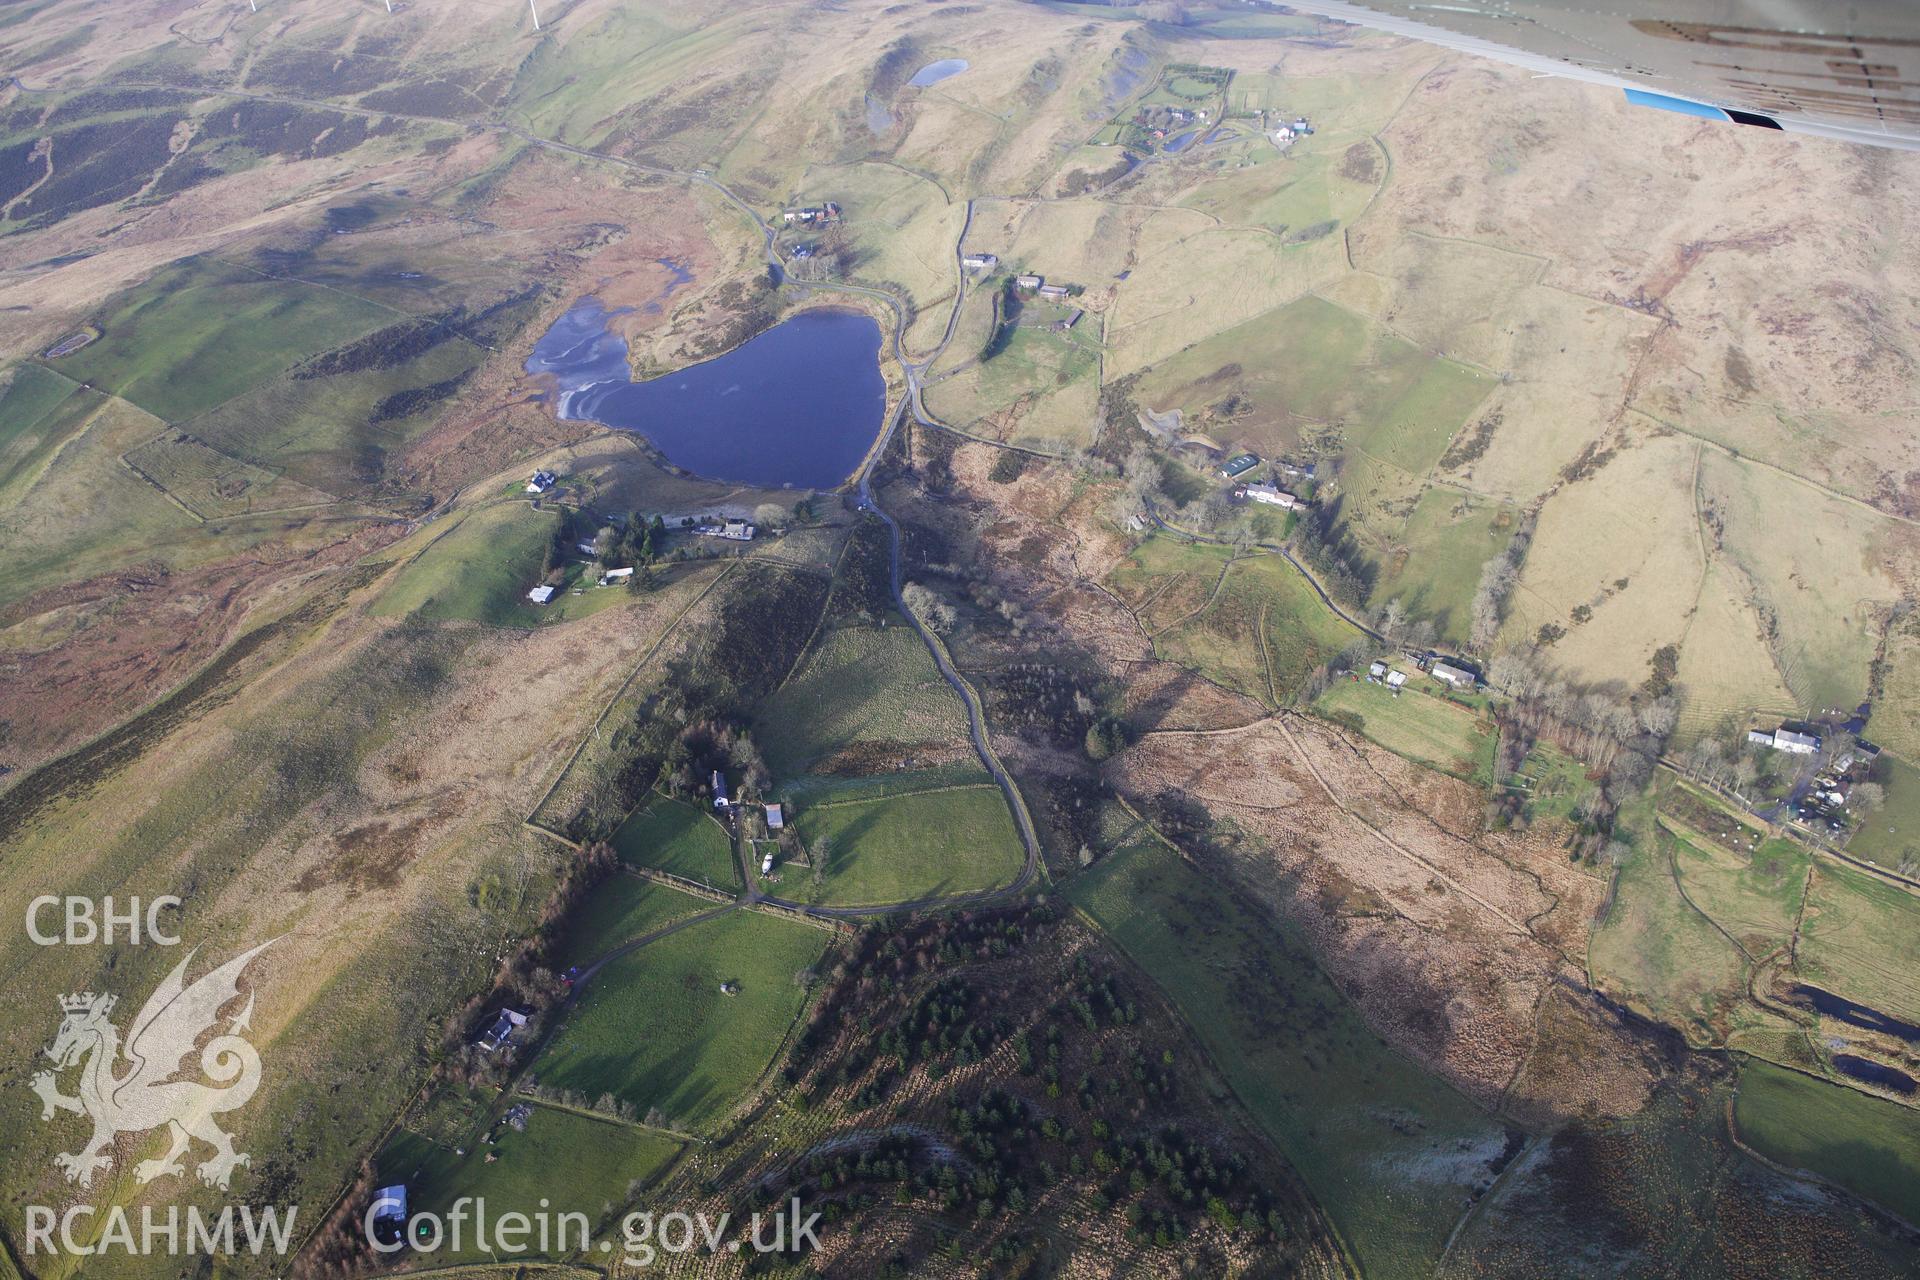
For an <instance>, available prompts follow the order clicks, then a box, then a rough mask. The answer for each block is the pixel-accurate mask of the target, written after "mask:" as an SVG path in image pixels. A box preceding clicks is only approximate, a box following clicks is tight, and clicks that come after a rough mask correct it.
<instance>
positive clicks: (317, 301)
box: [59, 258, 393, 422]
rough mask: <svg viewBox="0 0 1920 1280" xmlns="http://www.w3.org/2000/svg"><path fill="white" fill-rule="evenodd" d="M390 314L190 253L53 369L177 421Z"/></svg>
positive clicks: (122, 304) (130, 296)
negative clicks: (93, 340) (95, 337)
mask: <svg viewBox="0 0 1920 1280" xmlns="http://www.w3.org/2000/svg"><path fill="white" fill-rule="evenodd" d="M392 318H393V313H392V312H390V311H387V310H385V309H383V308H380V307H376V306H374V305H373V304H372V303H369V302H363V301H361V300H360V299H358V298H355V297H353V296H351V295H349V294H345V293H341V292H339V291H338V290H334V289H317V288H313V287H311V286H309V285H304V284H294V283H289V282H287V281H283V280H275V279H272V278H269V277H266V276H261V275H257V274H255V273H254V272H251V271H246V270H243V269H241V268H238V267H232V266H228V265H226V264H224V263H220V262H214V261H212V260H210V259H206V258H192V259H188V260H187V261H185V262H180V263H176V264H175V265H173V266H171V267H168V268H167V269H165V270H163V271H161V272H159V273H158V274H157V275H155V276H154V277H153V278H152V279H151V280H149V281H147V282H146V283H145V284H143V285H141V286H140V287H139V288H137V289H133V290H131V291H129V292H128V293H125V294H123V295H121V296H120V297H118V298H116V299H115V300H114V301H113V303H112V304H110V305H109V306H108V308H107V309H106V310H105V312H104V313H103V315H102V317H101V320H100V330H101V337H100V339H99V341H97V342H94V343H91V344H89V345H88V346H85V347H82V348H81V349H80V350H79V351H76V352H74V353H73V354H72V355H71V356H66V357H63V358H62V359H61V361H60V365H59V367H60V371H61V372H62V373H65V374H66V375H67V376H69V377H72V378H76V379H79V380H81V381H83V382H87V383H90V384H92V385H93V386H96V387H99V388H100V389H101V390H103V391H108V392H111V393H113V394H115V395H120V396H125V397H126V398H127V399H129V400H131V401H133V402H134V403H135V404H137V405H139V406H140V407H141V408H143V409H145V410H147V411H148V412H150V413H152V414H154V415H156V416H158V417H161V418H164V419H166V420H168V421H169V422H178V421H180V420H182V419H185V418H191V417H193V416H194V415H195V414H198V413H202V412H205V411H206V410H208V409H211V408H213V407H214V406H215V405H217V404H220V403H221V402H223V401H226V400H230V399H232V398H233V397H234V396H237V395H239V394H240V393H241V392H243V391H246V390H248V389H249V388H251V387H253V386H256V385H257V384H259V383H261V382H263V381H265V380H266V379H268V378H270V377H272V376H273V375H274V374H276V373H279V372H280V371H281V370H282V369H285V368H287V367H288V366H290V365H293V364H296V363H298V362H299V361H301V360H303V359H305V358H307V357H308V356H312V355H317V354H319V353H320V352H322V351H326V350H328V349H330V348H332V347H337V346H339V345H341V344H342V343H344V342H348V341H351V340H352V339H354V338H357V337H359V336H360V335H361V334H363V333H367V332H369V331H371V330H373V329H376V328H378V327H379V326H380V325H381V324H383V323H386V322H388V321H390V320H391V319H392Z"/></svg>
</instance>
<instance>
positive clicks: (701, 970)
mask: <svg viewBox="0 0 1920 1280" xmlns="http://www.w3.org/2000/svg"><path fill="white" fill-rule="evenodd" d="M827 943H828V935H827V934H826V933H825V932H824V931H822V930H820V929H816V928H814V927H813V926H811V925H806V924H799V923H796V922H794V921H791V920H787V919H783V918H781V917H779V916H773V915H768V914H765V913H762V912H758V911H735V912H732V913H730V914H728V915H724V916H721V917H719V918H717V919H713V920H703V921H701V922H700V923H699V924H696V925H692V926H690V927H689V928H686V929H682V930H681V931H680V932H678V933H675V934H672V935H670V936H668V937H665V938H661V939H660V940H659V941H657V942H653V943H650V944H649V945H647V946H645V947H642V948H641V949H640V950H638V951H635V952H633V953H631V954H629V955H626V956H623V957H621V958H620V959H619V960H616V961H614V962H613V963H612V964H610V965H608V966H607V967H606V968H605V969H603V970H602V971H601V972H600V974H599V976H598V977H596V978H595V979H594V980H593V981H592V982H591V983H589V984H588V985H587V986H586V987H585V988H584V990H583V991H582V993H581V995H580V997H579V999H578V1000H577V1001H576V1002H575V1003H574V1005H573V1007H572V1008H571V1009H570V1010H569V1012H568V1013H567V1017H566V1021H565V1023H564V1024H563V1025H562V1026H561V1028H560V1029H559V1031H558V1033H557V1034H556V1035H555V1036H554V1038H553V1041H552V1043H551V1044H550V1045H549V1046H548V1048H547V1050H546V1051H545V1052H544V1053H542V1054H541V1055H540V1057H539V1059H538V1060H536V1062H535V1063H534V1070H535V1072H536V1073H537V1075H538V1076H539V1079H540V1081H541V1082H542V1083H543V1084H548V1085H557V1086H560V1087H562V1088H567V1089H577V1090H579V1091H580V1092H581V1093H583V1094H585V1095H586V1096H587V1097H589V1098H597V1097H599V1096H600V1095H601V1094H603V1093H607V1092H611V1093H613V1094H614V1095H615V1096H616V1097H618V1098H621V1099H623V1100H625V1101H628V1102H631V1103H633V1105H634V1106H635V1107H637V1108H638V1109H639V1110H640V1111H641V1113H643V1114H645V1113H647V1112H648V1111H650V1110H651V1109H652V1108H656V1107H657V1108H659V1110H660V1112H661V1113H662V1114H663V1115H664V1117H665V1118H666V1120H667V1122H668V1124H669V1126H670V1127H673V1128H686V1129H689V1130H692V1131H695V1132H708V1131H711V1130H713V1129H714V1128H716V1127H717V1126H719V1124H720V1123H721V1122H722V1121H724V1120H725V1119H726V1117H727V1115H728V1114H729V1113H730V1112H731V1111H732V1110H733V1109H734V1107H736V1106H737V1105H739V1104H740V1102H742V1101H743V1100H744V1099H745V1098H746V1096H747V1095H748V1093H749V1092H750V1091H751V1090H752V1089H753V1086H754V1084H755V1083H756V1082H757V1081H758V1080H759V1079H760V1076H761V1074H762V1073H763V1072H764V1071H765V1070H766V1067H767V1064H768V1062H770V1061H771V1060H772V1058H773V1056H774V1053H775V1052H776V1051H777V1050H778V1049H779V1047H780V1044H781V1041H782V1040H783V1039H784V1037H785V1036H786V1034H787V1028H788V1027H789V1026H791V1025H792V1023H793V1020H794V1018H795V1016H796V1015H797V1014H798V1013H799V1012H800V1009H801V1007H802V1006H803V1005H804V1003H805V1001H806V992H805V990H804V989H803V988H802V987H801V986H800V984H799V983H798V982H797V981H796V980H795V979H796V975H798V974H800V973H801V972H802V971H803V970H807V969H810V968H811V967H812V966H813V965H815V964H816V963H818V962H819V959H820V957H821V955H822V953H823V952H824V951H825V950H826V947H827ZM723 982H731V983H737V984H739V988H740V990H739V992H738V994H735V995H725V994H722V992H721V990H720V984H721V983H723Z"/></svg>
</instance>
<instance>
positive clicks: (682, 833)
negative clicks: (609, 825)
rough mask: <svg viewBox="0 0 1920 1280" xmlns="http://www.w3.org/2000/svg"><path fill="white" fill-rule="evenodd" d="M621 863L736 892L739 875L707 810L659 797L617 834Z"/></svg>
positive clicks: (730, 846) (730, 849)
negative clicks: (648, 868) (683, 877)
mask: <svg viewBox="0 0 1920 1280" xmlns="http://www.w3.org/2000/svg"><path fill="white" fill-rule="evenodd" d="M613 847H614V848H615V849H616V850H618V851H619V853H620V858H621V861H623V862H629V863H632V864H633V865H634V866H637V867H654V868H656V869H658V870H661V871H669V872H672V873H673V874H674V875H676V876H685V877H686V878H687V879H689V880H697V881H699V882H700V883H701V884H706V885H712V886H713V887H714V888H716V889H727V890H732V889H736V888H738V887H739V885H740V872H739V869H738V868H737V867H736V866H735V865H734V859H733V843H732V842H731V841H730V840H729V839H728V838H727V833H726V832H725V831H724V830H723V829H722V828H721V826H720V824H719V822H717V821H716V820H715V819H714V818H713V817H712V816H711V815H710V814H709V813H708V812H707V811H706V810H704V809H703V808H701V807H700V806H699V805H696V804H693V803H691V802H689V801H686V800H676V799H674V798H672V797H670V796H655V797H653V798H652V799H651V800H649V801H647V802H646V803H645V804H643V805H642V806H641V807H640V808H639V809H636V810H635V811H634V812H633V815H632V816H631V817H629V818H628V819H627V820H626V821H625V822H623V823H621V824H620V829H619V830H618V831H616V832H614V833H613Z"/></svg>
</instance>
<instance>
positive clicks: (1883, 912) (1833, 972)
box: [1798, 862, 1920, 1022]
mask: <svg viewBox="0 0 1920 1280" xmlns="http://www.w3.org/2000/svg"><path fill="white" fill-rule="evenodd" d="M1798 957H1799V964H1800V972H1801V973H1803V974H1804V975H1806V978H1807V980H1808V981H1809V982H1812V983H1814V984H1815V985H1816V986H1821V987H1825V988H1826V989H1827V990H1829V991H1832V992H1834V993H1836V994H1838V995H1842V996H1845V997H1847V998H1848V999H1849V1000H1857V1001H1859V1002H1860V1003H1861V1004H1864V1005H1869V1006H1871V1007H1873V1008H1875V1009H1878V1010H1880V1011H1881V1012H1883V1013H1888V1014H1891V1015H1893V1016H1894V1017H1896V1018H1898V1019H1900V1020H1901V1021H1903V1022H1920V896H1916V895H1914V894H1912V893H1910V892H1908V891H1907V890H1905V889H1901V888H1898V887H1896V886H1894V885H1890V884H1883V883H1882V882H1880V881H1878V880H1875V879H1872V878H1871V877H1869V876H1868V875H1866V873H1864V872H1859V871H1852V870H1849V869H1847V868H1845V867H1840V866H1835V865H1833V864H1831V863H1826V862H1821V863H1817V864H1816V865H1815V868H1814V874H1813V888H1812V889H1811V890H1810V891H1809V892H1808V895H1807V913H1806V917H1805V919H1804V921H1803V922H1802V924H1801V929H1800V947H1799V951H1798Z"/></svg>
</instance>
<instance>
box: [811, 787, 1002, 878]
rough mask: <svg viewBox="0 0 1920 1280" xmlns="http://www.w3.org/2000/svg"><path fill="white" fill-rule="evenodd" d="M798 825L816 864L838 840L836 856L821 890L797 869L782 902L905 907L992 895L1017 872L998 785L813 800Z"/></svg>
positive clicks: (830, 857) (830, 859) (829, 863)
mask: <svg viewBox="0 0 1920 1280" xmlns="http://www.w3.org/2000/svg"><path fill="white" fill-rule="evenodd" d="M796 819H797V823H798V829H799V833H800V838H801V839H802V840H803V841H805V842H806V844H807V847H808V848H809V849H810V850H813V851H815V857H816V859H817V857H818V850H819V847H820V841H821V840H822V839H830V840H831V841H832V842H833V843H832V851H831V853H830V854H829V855H828V857H827V859H826V873H825V882H824V883H823V884H822V885H820V886H819V887H818V888H817V889H816V888H814V887H813V885H812V883H811V877H810V875H809V873H807V872H806V871H805V869H804V868H798V867H796V868H793V869H791V870H790V871H789V872H788V873H787V876H786V880H787V883H786V884H783V885H782V886H781V889H780V894H781V896H782V897H791V898H806V899H808V900H810V901H815V902H820V903H823V904H827V905H831V906H867V905H871V904H874V903H883V902H907V901H912V900H914V899H917V898H927V897H932V896H934V895H936V894H952V893H966V892H969V891H972V890H976V889H991V888H994V887H995V886H997V885H1002V884H1005V883H1007V882H1008V881H1010V880H1012V879H1013V877H1014V876H1015V875H1016V874H1018V872H1019V870H1020V861H1021V858H1020V840H1019V837H1018V835H1017V834H1016V833H1015V831H1014V828H1013V817H1012V815H1011V814H1009V813H1008V812H1007V802H1006V798H1005V797H1004V796H1002V795H1001V794H1000V789H999V788H998V787H997V786H992V785H986V786H966V787H959V788H954V789H951V790H948V789H942V790H937V791H922V792H918V793H913V794H908V795H900V796H893V797H889V798H886V799H879V800H856V801H850V802H844V803H837V804H836V803H833V802H831V801H825V802H823V801H821V800H814V801H812V802H810V803H808V804H806V805H803V806H801V807H800V809H799V811H798V813H797V815H796ZM803 876H805V877H807V878H806V879H799V878H800V877H803ZM796 881H797V883H796Z"/></svg>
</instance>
